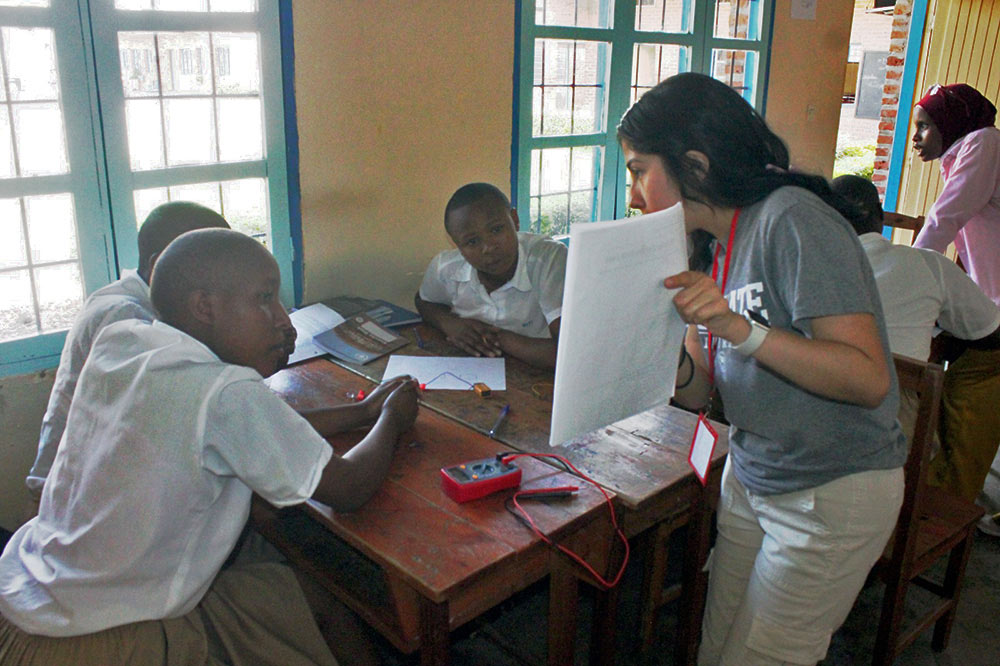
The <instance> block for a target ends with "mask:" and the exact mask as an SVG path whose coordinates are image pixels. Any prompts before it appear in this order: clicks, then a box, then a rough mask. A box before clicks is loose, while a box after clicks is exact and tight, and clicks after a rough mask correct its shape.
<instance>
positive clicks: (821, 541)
mask: <svg viewBox="0 0 1000 666" xmlns="http://www.w3.org/2000/svg"><path fill="white" fill-rule="evenodd" d="M902 501H903V469H902V468H897V469H892V470H877V471H871V472H861V473H858V474H851V475H849V476H845V477H841V478H839V479H836V480H834V481H831V482H829V483H826V484H824V485H822V486H817V487H816V488H810V489H808V490H801V491H796V492H791V493H785V494H781V495H768V496H761V495H755V494H754V493H751V492H750V491H748V490H747V489H746V488H745V487H744V486H743V484H742V483H740V482H739V480H738V479H737V478H736V475H735V474H733V473H732V470H731V469H730V462H729V461H728V460H727V461H726V468H725V470H724V471H723V474H722V493H721V497H720V499H719V513H718V526H719V534H718V538H717V540H716V544H715V548H714V549H713V551H712V555H711V557H710V559H709V567H710V574H709V583H708V604H707V607H706V610H705V619H704V623H703V625H702V640H701V649H700V651H699V653H698V663H699V664H700V665H701V666H714V665H715V664H722V665H724V666H754V665H758V664H760V665H763V664H768V665H773V664H815V663H816V662H818V661H819V660H821V659H823V658H824V657H825V656H826V650H827V648H828V647H829V645H830V636H831V635H832V634H833V632H834V631H836V629H837V628H838V627H839V626H840V625H841V624H842V623H843V622H844V619H845V618H846V617H847V614H848V612H849V611H850V610H851V606H853V605H854V599H855V597H857V595H858V592H859V591H860V590H861V586H862V585H863V584H864V581H865V577H866V576H867V575H868V572H869V570H870V569H871V567H872V565H873V564H874V563H875V562H876V561H877V560H878V558H879V555H881V553H882V550H883V549H884V548H885V544H886V542H887V541H888V540H889V536H890V535H891V534H892V531H893V528H894V527H895V525H896V518H897V516H898V514H899V507H900V505H901V504H902Z"/></svg>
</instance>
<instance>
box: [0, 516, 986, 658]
mask: <svg viewBox="0 0 1000 666" xmlns="http://www.w3.org/2000/svg"><path fill="white" fill-rule="evenodd" d="M7 536H9V535H7V534H5V533H3V531H2V530H0V548H2V544H3V543H4V542H6V537H7ZM641 568H642V567H641V562H638V561H633V562H631V563H630V565H629V568H628V571H627V572H626V575H625V577H624V579H623V583H622V585H623V586H624V589H623V591H622V604H621V608H620V610H619V617H618V642H619V646H620V647H619V650H618V659H617V661H616V664H615V665H614V666H640V662H639V659H638V655H637V654H636V650H635V647H636V645H635V643H634V642H633V638H632V637H633V636H635V627H636V626H637V625H636V620H637V612H638V611H637V608H638V599H639V587H640V585H641V575H640V574H641ZM882 590H883V587H882V585H881V584H873V585H871V586H870V587H867V588H865V589H864V590H862V592H861V594H860V596H859V597H858V601H857V603H856V604H855V606H854V609H853V611H852V612H851V614H850V616H849V617H848V618H847V620H846V622H845V623H844V626H843V627H841V629H840V630H839V631H838V632H837V633H836V634H835V635H834V637H833V641H832V642H831V645H830V650H829V653H828V655H827V658H826V659H825V660H824V661H823V662H821V664H822V666H854V665H855V664H867V663H870V655H871V650H872V645H873V643H874V637H875V626H876V623H877V618H878V612H879V606H880V604H881V600H882ZM923 594H926V593H925V592H924V591H923V590H920V589H919V588H911V591H910V595H909V597H908V602H909V605H910V606H912V607H919V604H920V601H921V595H923ZM547 607H548V595H547V592H546V589H545V586H544V584H538V585H536V586H533V587H531V588H528V589H527V590H524V591H523V592H522V593H520V594H518V595H517V596H515V597H514V598H512V599H510V600H508V601H507V602H505V603H504V604H502V605H501V606H500V607H498V608H496V609H494V610H493V611H491V612H489V613H487V614H486V615H484V616H482V617H480V618H478V619H476V620H474V621H472V622H470V623H469V624H467V625H466V626H464V627H462V628H460V629H459V630H458V631H456V632H454V633H453V635H452V641H453V642H452V649H451V657H452V664H453V666H536V665H537V666H541V665H544V664H545V663H546V662H545V629H546V614H547ZM592 607H593V595H592V594H591V593H590V592H589V590H587V589H584V590H583V595H582V600H581V608H580V611H581V621H580V624H579V630H578V635H577V638H578V640H577V655H576V661H575V663H576V664H578V665H584V664H587V663H588V655H587V649H588V645H589V642H590V637H589V635H588V628H589V626H590V619H591V611H592ZM671 611H672V609H671V608H669V607H668V608H667V609H666V612H664V613H663V614H662V617H661V620H660V638H659V640H658V642H657V645H656V649H655V650H654V656H653V658H652V659H651V661H650V662H649V663H650V664H656V665H661V664H662V665H664V666H669V665H670V664H672V663H673V659H672V647H673V633H674V631H673V627H674V616H673V614H672V612H671ZM998 618H1000V538H996V537H989V536H985V535H983V534H981V533H979V534H977V537H976V541H975V544H974V546H973V550H972V556H971V558H970V561H969V565H968V569H967V570H966V576H965V584H964V586H963V589H962V599H961V602H960V604H959V609H958V616H957V618H956V620H955V624H954V628H953V630H952V637H951V642H950V644H949V646H948V649H947V650H945V651H944V652H941V653H935V652H933V651H932V650H931V646H930V640H931V631H927V632H925V633H924V634H923V635H921V637H920V638H919V639H918V640H917V642H915V643H914V644H913V645H911V646H910V647H909V648H908V649H907V650H906V651H905V652H904V653H903V654H902V655H901V656H900V658H899V659H898V660H897V662H896V664H897V665H898V666H997V665H998V664H1000V636H998V632H997V622H998ZM374 640H375V645H376V649H377V650H378V654H379V656H380V660H381V663H382V664H384V666H414V665H416V664H417V663H418V659H417V658H416V656H415V655H410V656H406V655H402V654H400V653H399V652H397V651H396V650H395V649H394V648H393V647H392V646H391V645H390V644H389V643H388V642H386V641H385V640H383V639H381V638H380V637H377V636H376V637H375V638H374ZM642 666H647V665H642Z"/></svg>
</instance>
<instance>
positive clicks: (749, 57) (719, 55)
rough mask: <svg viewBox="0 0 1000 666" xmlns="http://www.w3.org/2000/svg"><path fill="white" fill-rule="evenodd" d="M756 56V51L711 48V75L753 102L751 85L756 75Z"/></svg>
mask: <svg viewBox="0 0 1000 666" xmlns="http://www.w3.org/2000/svg"><path fill="white" fill-rule="evenodd" d="M758 57H759V56H758V54H757V52H756V51H738V50H734V49H713V50H712V76H713V77H714V78H715V79H718V80H719V81H722V82H723V83H725V84H726V85H728V86H730V87H731V88H733V90H735V91H736V92H738V93H740V95H741V96H742V97H743V99H745V100H747V101H748V102H750V103H751V104H753V98H754V90H753V85H754V80H755V78H756V75H757V59H758Z"/></svg>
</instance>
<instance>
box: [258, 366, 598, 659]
mask: <svg viewBox="0 0 1000 666" xmlns="http://www.w3.org/2000/svg"><path fill="white" fill-rule="evenodd" d="M268 383H269V386H270V387H271V389H272V390H274V391H275V392H276V393H278V394H279V395H281V396H282V397H283V398H285V400H286V401H287V402H288V403H289V404H291V405H292V406H293V407H294V408H296V409H308V408H313V407H322V406H329V405H333V404H338V403H342V402H345V401H347V400H349V399H350V398H349V397H348V395H349V394H352V393H354V392H356V391H357V390H358V389H361V388H363V389H365V390H370V389H371V388H372V386H373V385H372V383H371V382H370V381H369V380H367V379H366V378H364V377H362V376H360V375H357V374H352V373H350V372H347V371H346V370H344V369H343V368H340V367H338V366H336V365H334V364H332V363H330V362H329V361H327V360H325V359H314V360H311V361H308V362H306V363H303V364H300V365H297V366H294V367H293V368H289V369H286V370H283V371H281V372H279V373H277V374H275V375H274V376H273V377H271V378H270V379H269V380H268ZM364 432H365V431H363V430H359V431H353V432H349V433H345V434H342V435H338V436H336V437H334V438H331V439H330V440H329V441H330V443H331V444H332V445H333V447H334V449H335V450H336V451H337V452H338V453H343V452H344V451H346V450H347V449H348V448H350V447H351V446H352V445H353V444H354V443H356V442H357V441H359V440H360V438H361V437H362V436H363V435H364ZM501 451H509V448H508V447H505V446H503V445H502V444H501V443H499V442H497V441H495V440H491V439H489V438H487V437H486V436H484V435H482V434H479V433H476V432H474V431H472V430H470V429H469V428H467V427H465V426H463V425H462V424H460V423H457V422H455V421H453V420H451V419H448V418H446V417H444V416H442V415H440V414H438V413H436V412H434V411H431V410H428V409H426V408H421V410H420V412H419V415H418V418H417V422H416V424H415V425H414V427H413V429H412V430H411V431H410V432H408V433H407V434H406V435H405V436H404V437H403V439H402V441H401V443H400V446H399V448H398V450H397V453H396V455H395V457H394V459H393V462H392V466H391V468H390V471H389V475H388V478H387V480H386V482H385V484H384V485H383V487H382V488H381V489H380V490H379V491H378V492H376V494H375V495H374V496H373V497H372V498H371V499H370V500H369V501H368V502H367V503H366V504H365V505H364V506H363V507H362V508H361V509H360V510H358V511H356V512H354V513H337V512H334V511H332V510H331V509H330V508H329V507H326V506H324V505H322V504H320V503H318V502H309V503H308V504H307V505H306V507H305V508H304V512H305V513H306V514H307V515H309V516H311V517H312V518H313V519H315V521H316V522H318V523H320V524H322V525H323V526H324V527H325V528H326V529H328V530H329V531H330V532H332V533H333V534H335V535H336V536H337V537H339V539H342V540H343V541H344V542H345V543H346V544H347V545H348V546H349V547H350V549H352V550H353V551H354V552H356V553H359V554H360V555H362V556H363V559H365V560H368V561H370V562H373V563H375V564H376V565H377V568H378V570H377V571H375V572H374V574H373V576H374V577H375V578H376V579H377V580H378V581H379V583H378V586H376V587H380V588H385V589H386V593H385V596H386V599H391V600H386V599H383V600H382V601H379V602H377V603H375V602H373V599H375V597H377V596H378V595H376V594H374V593H373V592H370V591H369V592H366V591H365V590H364V589H362V590H353V591H352V589H351V581H349V580H348V581H346V582H344V581H340V580H334V582H333V583H332V585H333V587H334V589H333V591H334V592H335V593H338V594H339V595H340V596H342V597H344V598H345V601H346V602H347V603H348V604H349V605H351V606H352V607H353V608H354V609H355V610H356V611H357V612H359V614H361V615H362V616H363V617H365V618H366V619H367V620H368V621H369V622H370V623H372V624H373V626H376V627H377V628H379V629H380V630H382V631H383V633H384V634H385V635H386V636H387V637H388V638H389V639H390V640H392V641H393V642H394V643H395V644H396V645H397V647H399V648H400V649H403V650H406V651H410V650H412V649H416V648H417V647H421V648H427V647H428V646H427V643H428V641H432V640H434V641H437V643H436V644H435V645H432V646H430V648H431V651H432V652H433V653H436V654H437V655H438V657H428V659H430V661H429V662H428V663H434V662H435V661H437V660H439V659H440V658H442V657H441V656H440V655H441V654H442V652H441V650H442V648H441V644H440V643H441V638H440V634H441V632H442V631H443V632H444V633H445V636H446V634H447V630H449V629H454V628H455V627H457V626H460V625H461V624H463V623H464V622H466V621H468V620H470V619H472V618H473V617H475V616H476V615H478V614H480V613H482V612H484V611H485V610H487V609H489V608H491V607H492V606H494V605H496V604H497V603H499V602H501V601H503V600H504V599H506V598H508V597H509V596H510V595H511V594H513V593H514V592H516V591H517V590H520V589H522V588H524V587H526V586H527V585H530V584H531V583H533V582H535V581H536V580H539V579H541V578H543V577H544V576H545V575H547V574H549V573H551V570H552V567H553V563H552V557H553V551H552V550H551V549H550V547H549V546H547V545H546V544H544V543H543V541H542V540H541V539H540V538H539V537H538V536H536V535H535V534H534V533H533V532H532V531H531V530H529V529H528V528H527V527H525V525H523V524H522V523H521V522H520V521H519V520H517V519H516V518H515V517H514V516H513V515H512V514H511V513H510V512H509V511H508V510H507V508H505V501H506V500H507V499H508V498H509V497H510V496H511V494H512V491H506V492H502V493H499V494H496V495H492V496H489V497H486V498H483V499H480V500H476V501H474V502H468V503H464V504H459V503H456V502H454V501H453V500H452V499H450V498H449V497H448V496H447V495H445V494H444V492H443V490H442V488H441V483H440V477H439V470H440V468H442V467H446V466H450V465H453V464H456V463H460V462H464V461H468V460H475V459H480V458H486V457H492V456H494V455H495V454H496V453H498V452H501ZM517 464H518V465H519V466H520V467H521V468H522V470H523V479H522V483H521V487H522V488H536V487H551V486H561V485H569V484H573V485H579V486H580V491H579V492H578V493H576V494H575V496H574V497H572V498H569V499H567V500H552V501H548V502H541V501H539V502H532V503H531V504H530V506H529V510H530V511H531V515H532V518H533V519H534V520H535V522H536V523H537V525H538V527H539V528H540V529H541V530H542V531H543V532H544V533H545V534H547V535H548V536H549V537H550V538H552V539H554V540H557V541H562V542H565V543H570V544H574V547H575V548H579V549H581V550H582V551H583V553H584V555H585V556H587V557H588V558H589V559H590V560H591V561H592V562H593V564H594V566H595V567H596V568H597V569H598V570H599V571H601V572H602V573H603V572H604V571H606V569H607V568H608V558H609V553H610V550H611V545H612V540H613V535H612V533H611V527H610V522H609V520H608V518H607V504H606V502H605V499H604V495H602V493H601V492H600V491H599V490H598V489H596V488H595V487H593V486H589V485H587V484H580V483H579V481H578V480H577V479H575V478H574V477H572V476H570V475H569V474H567V473H565V472H562V471H560V470H558V469H555V468H553V467H552V466H550V465H547V464H545V463H543V462H540V461H538V460H533V459H519V460H518V461H517ZM254 515H255V520H256V522H257V524H258V526H260V527H261V528H262V529H261V531H262V532H263V533H264V534H265V536H268V537H269V538H272V539H275V540H277V541H279V542H284V543H285V545H286V546H288V545H289V542H294V541H296V540H303V539H307V538H308V537H307V536H304V533H298V532H295V530H300V529H301V530H305V529H306V526H302V525H299V526H298V527H296V526H294V525H293V524H292V523H291V522H289V520H284V522H282V517H281V515H280V512H276V511H274V510H273V509H270V508H269V507H266V506H263V505H262V504H261V503H259V502H258V504H257V505H256V506H255V514H254ZM292 520H294V519H292ZM282 530H284V532H282ZM288 530H292V532H289V531H288ZM280 545H281V544H280V543H279V547H280ZM291 547H292V548H293V549H294V544H292V546H291ZM318 548H319V546H315V548H314V551H315V550H317V549H318ZM297 555H298V556H299V559H301V560H305V565H306V567H307V568H308V567H310V566H311V567H313V568H314V569H313V570H314V572H316V573H319V574H321V575H323V576H326V577H327V578H328V579H330V578H331V577H336V576H337V572H335V571H325V572H321V571H318V570H316V569H315V567H316V566H317V565H316V557H317V556H316V553H315V552H314V553H313V554H312V555H309V554H308V553H297ZM560 557H561V556H560ZM340 559H343V558H340ZM293 561H294V560H293ZM327 561H329V562H332V561H333V559H331V558H327ZM356 567H357V568H358V569H359V570H363V568H364V565H363V564H358V565H356ZM340 574H342V575H343V576H346V577H347V578H350V577H351V576H357V575H359V574H358V573H357V571H355V572H354V573H352V572H351V571H347V572H340ZM581 575H582V573H581ZM368 589H371V588H370V587H369V588H368ZM366 597H368V598H366ZM566 603H572V600H570V601H568V602H566ZM428 607H431V608H437V609H438V610H437V614H438V616H440V617H439V620H438V623H439V624H441V625H444V628H443V629H442V627H440V626H439V627H437V628H436V629H434V630H431V629H429V628H428V626H427V625H426V623H425V625H421V618H420V616H421V613H424V614H426V613H427V608H428ZM431 615H432V616H433V615H434V614H433V613H431ZM557 631H560V632H561V631H562V630H561V629H557ZM435 632H436V633H437V634H438V637H437V638H436V639H435V638H433V635H434V634H435ZM572 633H573V630H569V631H568V633H566V632H564V633H563V635H561V636H557V637H556V639H555V640H556V642H557V643H559V644H560V645H561V646H562V647H561V648H560V649H561V650H562V651H563V652H565V651H567V650H571V644H572ZM443 640H444V643H445V644H446V637H445V639H443ZM445 652H446V649H445ZM422 655H423V656H425V657H426V655H424V654H423V652H422Z"/></svg>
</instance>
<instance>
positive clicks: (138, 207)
mask: <svg viewBox="0 0 1000 666" xmlns="http://www.w3.org/2000/svg"><path fill="white" fill-rule="evenodd" d="M132 201H133V203H134V204H135V225H136V227H141V226H142V223H143V222H144V221H145V220H146V217H147V216H148V215H149V214H150V213H151V212H152V211H153V209H154V208H156V207H157V206H159V205H160V204H164V203H167V188H165V187H154V188H150V189H148V190H136V191H135V192H133V193H132Z"/></svg>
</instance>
